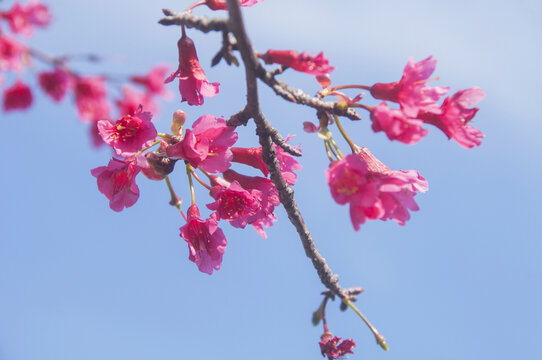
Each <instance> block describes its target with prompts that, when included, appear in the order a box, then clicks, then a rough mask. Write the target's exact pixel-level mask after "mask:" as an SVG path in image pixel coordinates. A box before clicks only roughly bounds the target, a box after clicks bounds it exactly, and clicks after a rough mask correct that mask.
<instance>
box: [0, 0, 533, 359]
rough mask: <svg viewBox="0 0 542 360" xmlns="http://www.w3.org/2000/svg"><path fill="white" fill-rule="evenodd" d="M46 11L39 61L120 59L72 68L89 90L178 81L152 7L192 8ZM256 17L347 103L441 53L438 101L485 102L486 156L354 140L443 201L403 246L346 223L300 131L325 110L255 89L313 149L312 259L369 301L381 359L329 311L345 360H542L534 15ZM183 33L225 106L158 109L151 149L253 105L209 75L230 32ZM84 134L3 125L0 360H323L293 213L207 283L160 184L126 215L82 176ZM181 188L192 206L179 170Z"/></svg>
mask: <svg viewBox="0 0 542 360" xmlns="http://www.w3.org/2000/svg"><path fill="white" fill-rule="evenodd" d="M292 3H293V4H292ZM11 4H12V1H2V2H1V3H0V5H1V6H2V7H3V8H4V7H7V6H9V5H11ZM47 4H49V5H50V6H51V9H52V12H53V14H54V22H53V23H52V25H51V26H50V27H49V28H48V29H47V30H45V31H40V32H39V33H38V34H36V36H35V37H33V38H32V40H31V41H30V42H31V44H32V46H34V47H37V48H40V49H43V50H45V51H48V52H50V53H52V54H63V53H66V52H69V53H83V52H84V53H89V52H90V53H96V54H104V55H107V56H108V57H109V59H110V60H109V61H108V62H105V63H101V64H82V63H78V64H75V66H76V67H77V68H79V69H81V71H85V72H88V73H102V72H108V73H114V74H130V73H141V72H145V71H147V70H148V69H149V68H150V67H152V66H153V65H155V64H157V63H165V64H169V65H170V66H171V68H173V67H175V66H176V57H177V54H176V46H175V43H176V41H177V38H178V35H179V29H178V28H176V27H168V28H166V27H162V26H160V25H158V24H157V23H156V22H157V20H158V19H159V18H160V17H161V12H160V9H161V8H171V9H174V10H182V9H183V8H184V7H186V6H188V5H189V3H188V2H187V3H183V2H182V1H165V0H164V1H161V2H154V3H151V2H144V3H143V2H133V1H127V0H116V1H115V2H113V4H111V2H108V1H105V0H95V1H93V2H74V1H65V0H50V1H47ZM197 13H198V14H204V13H206V14H210V12H208V11H206V10H204V9H198V11H197ZM244 13H245V15H246V21H247V28H248V31H249V34H250V35H251V37H252V41H253V44H254V46H255V47H256V49H257V50H259V51H262V52H264V51H266V50H267V49H269V48H280V49H289V48H291V49H296V50H307V51H311V52H314V53H316V52H319V51H321V50H323V51H324V52H325V54H326V55H327V56H328V57H329V58H330V63H331V65H333V66H335V67H336V70H335V72H334V73H333V80H334V82H335V83H337V84H342V83H351V82H357V83H363V84H368V85H370V84H372V83H374V82H377V81H380V82H387V81H394V80H397V79H398V78H399V77H400V75H401V72H402V69H403V67H404V65H405V63H406V61H407V59H408V58H409V57H410V56H414V57H415V59H416V60H420V59H423V58H425V57H427V56H428V55H433V56H434V57H435V58H436V59H437V60H438V66H437V70H436V72H435V75H437V76H440V78H441V80H440V81H439V82H438V84H439V85H449V86H451V88H452V91H455V90H458V89H464V88H468V87H471V86H480V87H481V88H482V89H484V91H485V92H486V94H487V97H486V99H485V100H484V101H483V102H481V103H480V108H481V110H480V112H479V113H478V115H477V116H476V118H475V120H474V123H473V125H475V126H476V127H478V128H479V129H480V130H482V131H483V132H484V133H485V134H486V138H485V139H484V141H483V144H482V146H480V147H478V148H476V149H471V150H464V149H462V148H460V147H459V146H458V145H457V144H456V143H455V142H453V141H447V140H446V138H445V136H444V135H443V134H442V133H440V132H439V131H438V130H437V129H436V128H431V129H430V134H429V135H428V136H427V137H426V138H424V139H423V140H422V141H421V142H420V143H419V144H417V145H414V146H407V145H403V144H399V143H391V142H390V141H388V140H387V138H386V137H385V136H384V135H383V134H382V133H379V134H374V133H373V132H372V131H371V129H370V122H369V121H368V117H367V116H366V114H363V113H362V115H363V120H362V121H359V122H355V123H346V124H345V125H346V127H347V129H348V131H349V133H350V134H351V136H352V137H353V138H354V140H355V141H356V142H357V143H358V144H360V145H363V146H368V147H369V148H370V149H371V151H372V152H373V153H374V154H375V155H376V156H377V157H379V158H380V159H381V160H382V161H383V162H385V163H386V164H387V165H388V166H390V167H391V168H394V169H416V170H418V171H419V172H420V173H421V174H422V175H423V176H425V178H426V179H427V180H428V181H429V187H430V190H429V192H428V193H426V194H424V195H420V196H417V201H418V204H419V205H420V208H421V210H420V211H419V212H416V213H413V214H412V215H413V216H412V219H411V220H410V221H409V222H408V223H407V225H406V226H405V227H400V226H398V225H397V224H395V223H391V222H374V223H368V224H365V225H363V226H362V229H361V230H360V231H359V232H354V231H353V229H352V226H351V224H350V221H349V218H348V209H347V208H346V207H344V206H339V205H337V204H335V203H334V202H333V200H332V199H331V197H330V194H329V190H328V188H327V185H326V183H325V177H324V173H323V171H324V169H325V168H326V167H327V162H326V158H325V154H324V152H323V151H322V148H323V147H322V144H321V143H320V140H319V139H317V138H316V137H315V136H311V135H309V134H305V133H303V132H302V130H301V124H302V122H303V121H312V120H314V112H313V111H311V110H309V109H305V108H302V107H299V106H296V105H292V104H288V103H284V102H283V101H282V100H281V99H278V98H276V97H275V96H274V95H273V93H272V92H271V91H269V90H268V89H266V88H264V87H263V86H261V87H260V89H261V94H262V104H263V105H262V107H263V110H264V112H265V113H266V115H267V117H268V118H269V120H270V121H272V122H273V123H274V124H275V125H276V126H277V127H278V128H279V130H280V131H281V132H282V133H283V134H285V135H286V134H296V135H297V136H296V138H294V142H296V143H300V144H302V149H303V152H304V154H305V155H304V157H303V159H302V164H303V166H304V170H303V171H302V172H300V174H299V182H298V184H297V185H296V186H295V191H296V196H297V199H298V202H299V205H300V208H301V210H302V212H303V214H304V216H305V219H306V222H307V224H308V225H309V227H310V228H311V230H312V232H313V235H314V237H315V239H316V243H317V246H318V247H319V249H320V250H321V252H322V253H323V255H324V256H325V257H326V259H327V260H328V262H329V264H330V266H331V267H332V269H333V270H334V271H335V272H337V273H338V274H340V276H341V284H342V285H343V286H362V287H364V288H365V289H366V292H365V293H364V294H363V295H361V296H360V298H359V300H358V306H359V307H360V309H361V310H362V311H363V312H364V313H365V314H366V315H367V316H368V317H369V318H370V319H371V321H372V322H373V323H374V324H375V326H376V327H377V328H378V329H379V330H380V331H381V332H382V333H383V334H384V335H385V336H386V337H387V338H388V343H389V346H390V351H389V352H384V351H382V350H380V349H379V348H378V347H377V346H376V345H375V344H374V340H373V338H372V336H371V334H370V333H369V331H368V330H367V329H366V328H365V327H364V326H363V325H362V323H361V321H360V320H359V319H358V318H356V316H355V314H353V313H352V312H350V311H347V312H345V313H341V312H339V310H338V304H336V303H332V304H331V306H330V307H329V311H328V317H329V319H328V321H329V325H330V328H331V330H332V331H333V332H334V333H335V334H336V335H338V336H342V337H352V338H354V339H355V341H356V343H357V344H358V346H357V348H356V349H355V355H352V356H350V358H351V359H363V358H371V359H387V360H388V359H389V360H393V359H401V360H405V359H416V360H419V359H435V358H438V359H443V360H446V359H450V360H451V359H454V360H455V359H464V360H469V359H473V360H474V359H480V358H491V359H495V360H497V359H509V358H529V359H531V358H537V354H539V353H540V350H539V349H538V348H537V347H536V344H537V342H538V339H539V336H540V334H541V333H542V325H541V324H542V310H541V309H540V303H541V302H542V289H541V288H540V284H541V283H542V282H541V280H542V268H541V266H540V259H541V255H542V245H541V242H540V240H541V239H540V238H541V236H540V235H537V234H538V233H539V229H538V221H539V220H538V218H539V213H540V205H539V204H540V202H541V200H542V192H541V191H540V184H541V180H542V170H541V165H542V161H541V158H540V154H541V150H540V140H539V136H540V133H541V130H542V123H541V122H540V119H539V118H540V116H539V109H538V106H539V104H540V101H539V99H538V91H537V89H536V87H537V86H538V85H539V84H540V83H541V80H542V79H541V76H542V75H541V72H540V71H539V64H540V56H541V39H540V36H539V34H540V33H541V32H542V29H541V27H542V26H541V24H540V20H539V19H540V16H541V15H542V5H541V4H540V3H539V2H536V1H516V2H509V1H506V2H505V1H481V0H474V1H448V2H440V1H417V0H414V1H410V2H404V1H398V0H390V1H380V2H367V1H332V2H330V1H318V0H317V1H315V0H313V1H305V0H298V1H295V2H291V1H273V0H265V1H264V2H263V3H261V4H258V5H257V6H254V7H252V8H249V9H245V10H244ZM212 15H225V13H222V14H219V13H217V14H212ZM189 36H190V37H192V38H193V39H194V41H195V42H196V46H197V48H198V54H199V57H200V60H201V62H202V64H203V66H204V67H205V70H206V73H207V75H208V77H209V79H210V80H211V81H220V82H221V92H220V94H219V96H217V97H216V98H213V99H209V100H206V103H205V106H203V107H198V108H193V107H192V108H189V107H187V106H186V105H185V104H180V103H179V98H178V97H176V99H175V100H174V101H172V102H169V103H163V104H162V107H161V112H160V114H159V115H158V116H157V127H158V129H159V130H163V131H165V130H167V129H168V127H169V125H168V123H169V119H170V115H169V114H171V113H172V112H173V111H174V110H176V109H178V108H181V109H183V110H185V111H186V112H187V114H188V117H189V119H191V120H195V119H197V117H199V116H201V115H202V114H206V113H211V114H214V115H216V116H219V115H224V116H229V115H231V114H233V113H235V112H236V111H237V110H239V109H241V108H242V107H243V105H244V104H243V101H244V99H245V90H244V81H243V79H242V74H243V70H242V69H237V68H229V67H226V66H225V65H223V64H221V65H219V66H217V67H216V68H213V69H210V68H209V67H208V66H207V64H209V63H210V59H211V57H212V56H213V55H214V53H215V52H216V50H217V49H218V47H219V41H220V37H219V35H217V34H211V35H207V36H205V35H201V34H198V33H196V32H194V31H190V32H189ZM39 66H40V65H38V68H39ZM28 75H29V74H28ZM29 78H30V77H29ZM284 79H286V80H287V81H289V82H290V83H291V84H292V85H294V86H298V87H301V88H303V89H305V90H306V91H307V92H309V93H314V92H315V91H317V90H318V88H317V85H316V83H315V82H314V80H313V79H312V78H310V77H309V76H305V75H302V74H294V73H291V72H289V73H286V74H284ZM171 89H172V91H175V86H174V85H171ZM343 122H344V121H343ZM86 132H87V130H86V127H85V126H83V125H82V124H80V123H79V122H78V120H77V119H76V117H75V111H74V107H73V104H71V103H70V101H64V102H63V103H62V104H61V105H55V104H52V103H51V102H50V101H49V100H47V99H45V98H44V97H43V96H37V98H36V101H35V104H34V106H33V107H32V109H31V110H30V111H27V112H24V113H17V114H4V113H2V114H1V115H0V133H2V134H3V139H4V145H5V146H4V149H5V150H4V158H3V167H2V175H3V176H1V177H0V189H1V190H0V194H1V197H0V199H1V201H0V359H1V360H34V359H40V360H49V359H51V360H52V359H55V360H62V359H78V360H86V359H89V360H90V359H92V360H94V359H97V358H100V359H103V360H109V359H111V360H113V359H131V360H139V359H149V358H152V359H161V360H170V359H181V358H182V359H185V358H194V359H202V360H206V359H217V358H219V359H234V358H235V359H239V358H241V359H244V358H254V357H257V358H259V359H262V360H264V359H276V358H278V357H281V358H292V359H293V358H295V359H309V358H311V359H318V358H320V354H319V349H318V345H317V341H318V340H319V336H320V334H321V329H320V328H313V327H312V325H311V323H310V316H311V313H312V311H314V310H315V309H316V307H317V306H318V304H319V301H320V298H319V295H318V294H319V293H320V291H322V290H323V287H322V286H321V285H320V283H319V280H318V278H317V276H316V274H315V272H314V270H313V269H312V266H311V264H310V262H309V261H308V260H307V259H306V258H305V257H304V253H303V249H302V246H301V244H300V241H299V239H298V238H297V236H296V234H295V232H294V230H293V228H292V226H291V225H290V224H289V222H288V220H287V217H286V214H285V213H284V211H283V210H282V209H279V210H277V215H278V217H279V221H278V223H277V224H276V225H275V226H274V227H273V228H271V229H270V230H269V231H268V235H269V237H268V239H266V240H263V239H261V238H260V237H259V236H258V235H257V234H256V233H255V232H254V231H253V230H251V229H246V230H244V231H241V230H237V229H233V228H231V227H227V226H224V230H225V234H226V236H227V238H228V241H229V242H228V247H227V250H226V254H225V256H224V262H223V266H222V269H221V270H220V271H218V272H217V273H215V274H214V275H212V276H208V275H206V274H202V273H200V272H198V271H197V268H196V266H195V265H194V264H193V263H191V262H189V261H188V260H187V257H188V250H187V246H186V243H185V242H184V241H183V240H182V239H181V238H180V237H179V235H178V229H179V227H180V226H182V225H183V224H184V223H183V221H182V219H181V218H180V216H179V215H178V213H176V212H175V211H174V210H173V209H172V208H170V207H169V206H168V205H167V201H168V194H167V190H166V187H165V185H164V184H162V183H158V182H151V181H148V180H146V179H144V178H142V177H141V178H140V179H138V184H139V187H140V190H141V196H140V199H139V200H138V203H137V204H136V205H135V206H133V207H132V208H130V209H127V210H125V211H123V212H121V213H114V212H113V211H111V210H110V209H109V207H108V202H107V200H106V199H105V197H103V196H102V195H101V194H99V193H98V191H97V189H96V182H95V179H94V178H93V177H91V176H90V171H89V170H90V169H91V168H94V167H97V166H101V165H105V164H106V163H107V161H108V159H109V155H110V154H109V152H108V151H107V150H101V151H94V150H92V149H91V148H90V146H89V142H88V139H87V134H86ZM239 132H240V138H241V140H240V143H241V144H242V145H244V146H256V145H257V142H256V139H255V137H254V126H253V125H249V126H247V127H246V128H243V129H240V130H239ZM344 146H345V145H343V147H344ZM172 181H173V182H174V184H175V186H176V188H177V189H179V192H180V193H181V194H182V195H183V196H184V197H185V198H186V196H187V192H186V180H185V179H184V178H183V175H182V172H181V171H178V172H177V173H175V174H174V176H173V177H172ZM203 195H204V194H203V192H201V193H200V195H199V196H200V198H201V199H202V200H201V202H202V203H203V202H204V200H203V199H204V198H203ZM539 356H540V355H538V357H539Z"/></svg>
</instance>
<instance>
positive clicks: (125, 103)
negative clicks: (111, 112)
mask: <svg viewBox="0 0 542 360" xmlns="http://www.w3.org/2000/svg"><path fill="white" fill-rule="evenodd" d="M115 104H116V105H117V107H118V109H119V113H120V114H121V115H134V114H135V113H136V112H137V111H138V109H139V107H140V106H143V108H144V109H145V110H147V111H148V112H150V113H152V114H155V113H156V112H157V110H158V106H157V105H156V103H155V102H154V100H153V98H152V96H151V95H149V94H148V93H141V92H139V91H137V90H135V89H133V88H131V87H129V86H124V87H123V88H122V98H120V99H117V100H115Z"/></svg>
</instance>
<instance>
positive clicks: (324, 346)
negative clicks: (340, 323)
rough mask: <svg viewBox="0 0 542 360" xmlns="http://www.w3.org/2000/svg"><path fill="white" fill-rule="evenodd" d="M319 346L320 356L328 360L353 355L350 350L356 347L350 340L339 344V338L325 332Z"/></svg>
mask: <svg viewBox="0 0 542 360" xmlns="http://www.w3.org/2000/svg"><path fill="white" fill-rule="evenodd" d="M318 344H319V345H320V351H321V352H322V356H324V357H326V356H327V358H328V359H329V360H335V359H339V358H341V357H343V356H344V355H346V354H353V353H354V352H353V351H352V348H354V347H356V343H355V342H354V340H352V339H346V340H343V341H342V342H341V338H340V337H337V336H333V334H331V333H329V332H326V333H324V334H323V335H322V337H321V341H320V342H319V343H318Z"/></svg>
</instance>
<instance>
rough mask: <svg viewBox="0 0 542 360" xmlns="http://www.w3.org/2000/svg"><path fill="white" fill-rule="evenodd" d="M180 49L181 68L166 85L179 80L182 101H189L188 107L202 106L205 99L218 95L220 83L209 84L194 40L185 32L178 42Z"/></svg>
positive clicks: (170, 77)
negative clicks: (175, 79)
mask: <svg viewBox="0 0 542 360" xmlns="http://www.w3.org/2000/svg"><path fill="white" fill-rule="evenodd" d="M177 47H178V49H179V67H178V69H177V71H175V72H174V73H172V74H171V75H170V76H169V77H168V78H167V79H166V80H165V82H166V83H169V82H171V81H173V79H174V78H178V79H179V91H180V93H181V96H182V100H181V101H188V105H202V104H203V97H204V96H206V97H213V96H215V95H216V94H218V87H219V85H220V84H219V83H217V82H216V83H209V81H207V77H206V76H205V73H204V72H203V69H202V68H201V66H200V64H199V60H198V55H197V54H196V48H195V46H194V42H193V41H192V39H190V38H189V37H187V36H186V35H185V34H184V32H183V35H182V37H181V38H180V39H179V41H178V42H177Z"/></svg>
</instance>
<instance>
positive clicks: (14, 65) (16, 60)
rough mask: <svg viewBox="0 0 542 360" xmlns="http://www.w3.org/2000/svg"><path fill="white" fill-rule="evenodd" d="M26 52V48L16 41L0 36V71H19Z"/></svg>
mask: <svg viewBox="0 0 542 360" xmlns="http://www.w3.org/2000/svg"><path fill="white" fill-rule="evenodd" d="M26 51H27V50H26V47H25V46H24V45H23V44H21V43H20V42H18V41H17V40H15V39H12V38H11V37H8V36H5V35H2V34H0V71H3V70H14V71H19V70H21V69H22V68H23V55H24V54H25V53H26Z"/></svg>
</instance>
